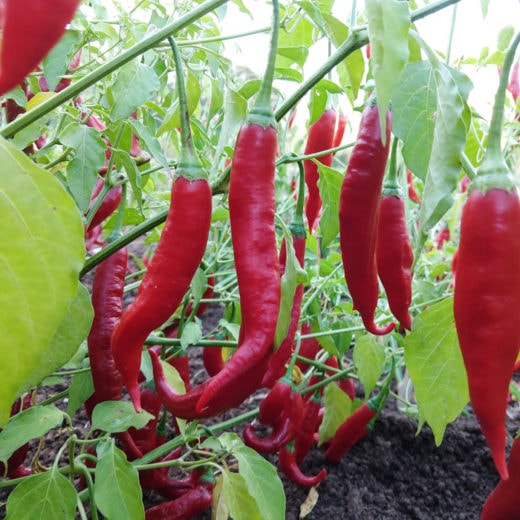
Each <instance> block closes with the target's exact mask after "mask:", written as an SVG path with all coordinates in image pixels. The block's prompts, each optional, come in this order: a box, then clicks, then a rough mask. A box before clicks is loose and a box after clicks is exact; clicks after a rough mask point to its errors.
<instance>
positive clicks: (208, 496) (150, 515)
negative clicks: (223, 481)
mask: <svg viewBox="0 0 520 520" xmlns="http://www.w3.org/2000/svg"><path fill="white" fill-rule="evenodd" d="M212 501H213V493H212V486H210V485H208V484H206V483H202V484H199V485H198V486H196V487H194V488H193V489H190V490H188V491H187V492H186V493H184V494H183V495H181V496H180V497H178V498H176V499H175V500H171V501H169V502H164V503H162V504H159V505H157V506H153V507H150V508H148V509H147V510H146V511H145V520H189V519H190V518H193V517H194V516H196V515H198V514H200V513H203V512H204V511H205V510H206V509H207V508H208V507H210V506H211V503H212Z"/></svg>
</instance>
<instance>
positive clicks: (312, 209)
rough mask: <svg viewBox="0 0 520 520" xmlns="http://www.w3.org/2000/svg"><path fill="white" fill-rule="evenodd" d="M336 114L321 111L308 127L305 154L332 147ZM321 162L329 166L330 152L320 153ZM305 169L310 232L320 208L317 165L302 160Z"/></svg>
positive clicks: (306, 211)
mask: <svg viewBox="0 0 520 520" xmlns="http://www.w3.org/2000/svg"><path fill="white" fill-rule="evenodd" d="M336 119H337V114H336V111H335V110H334V109H333V108H329V109H327V110H325V111H324V112H323V114H322V115H321V116H320V118H319V119H318V120H317V121H315V122H314V123H313V124H312V125H311V126H310V127H309V135H308V137H307V143H306V145H305V152H304V153H305V155H310V154H313V153H318V152H322V151H323V150H328V149H329V148H332V146H333V143H334V132H335V128H336ZM317 160H318V161H319V162H320V163H321V164H324V165H325V166H330V165H331V164H332V154H331V153H329V154H327V155H322V156H321V157H318V159H317ZM303 167H304V170H305V182H306V184H307V189H308V192H309V195H308V197H307V201H306V204H305V215H306V216H307V222H308V224H309V231H310V232H311V233H312V232H313V231H314V229H315V227H316V225H317V219H318V215H319V213H320V210H321V204H322V202H321V196H320V190H319V188H318V179H319V174H318V165H317V164H316V163H315V162H314V161H313V160H311V159H307V160H305V161H303Z"/></svg>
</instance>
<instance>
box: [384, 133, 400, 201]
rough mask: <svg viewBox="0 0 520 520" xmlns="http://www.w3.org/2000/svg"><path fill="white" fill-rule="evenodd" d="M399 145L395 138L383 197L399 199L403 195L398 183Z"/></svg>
mask: <svg viewBox="0 0 520 520" xmlns="http://www.w3.org/2000/svg"><path fill="white" fill-rule="evenodd" d="M398 145H399V139H397V138H396V137H394V140H393V141H392V149H391V151H390V160H389V161H388V172H387V174H386V178H385V182H384V185H383V195H394V196H396V197H399V196H400V195H401V189H400V186H399V183H398V181H397V146H398Z"/></svg>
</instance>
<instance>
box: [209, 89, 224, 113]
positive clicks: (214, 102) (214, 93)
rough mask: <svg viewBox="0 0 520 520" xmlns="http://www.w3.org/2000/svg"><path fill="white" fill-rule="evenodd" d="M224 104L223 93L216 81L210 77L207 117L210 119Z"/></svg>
mask: <svg viewBox="0 0 520 520" xmlns="http://www.w3.org/2000/svg"><path fill="white" fill-rule="evenodd" d="M223 104H224V94H223V93H222V90H221V89H220V85H219V83H218V81H216V80H214V79H211V101H210V104H209V114H208V119H209V120H211V119H213V117H214V116H215V115H216V114H217V113H218V112H219V110H220V109H221V108H222V105H223Z"/></svg>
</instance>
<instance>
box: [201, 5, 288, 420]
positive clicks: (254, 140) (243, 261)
mask: <svg viewBox="0 0 520 520" xmlns="http://www.w3.org/2000/svg"><path fill="white" fill-rule="evenodd" d="M279 25H280V13H279V5H278V1H277V0H274V1H273V30H272V33H271V44H270V50H269V59H268V64H267V69H266V72H265V75H264V79H263V81H262V85H261V87H260V92H259V95H258V98H257V100H256V103H255V105H254V107H253V109H252V111H251V113H250V115H249V116H248V118H247V121H246V123H245V124H244V125H243V126H242V128H241V129H240V130H239V133H238V137H237V141H236V145H235V151H234V155H233V160H232V163H231V173H230V182H229V199H228V200H229V217H230V223H231V240H232V245H233V253H234V259H235V267H236V273H237V281H238V288H239V294H240V304H241V309H242V323H241V331H242V332H241V334H240V336H241V338H240V341H239V345H238V348H237V350H236V351H235V353H234V354H233V356H232V357H231V358H230V360H229V361H228V362H227V363H226V365H225V366H224V368H223V369H222V370H221V371H220V372H219V373H218V374H217V375H215V376H213V377H212V378H211V379H210V380H209V382H208V385H207V387H206V388H205V389H204V391H203V394H202V396H201V398H200V399H199V402H198V403H197V409H198V410H199V411H204V410H210V411H211V410H213V409H215V408H216V402H217V401H218V400H221V399H222V394H223V395H226V394H229V393H231V392H236V391H237V390H238V389H239V388H240V392H241V394H242V396H243V398H245V397H247V396H249V395H250V394H251V393H252V392H253V391H255V390H256V389H257V388H258V384H259V381H255V380H254V379H252V380H250V381H247V380H245V381H243V386H242V387H239V386H238V384H237V381H238V380H240V379H243V377H242V376H243V374H244V372H249V371H250V370H251V369H252V368H253V367H254V366H255V365H256V364H257V363H258V362H260V361H261V360H262V359H264V358H265V357H266V355H269V354H270V350H271V348H272V345H273V341H274V335H275V330H276V323H277V318H278V311H279V307H280V274H279V264H278V255H277V247H276V232H275V226H274V217H275V184H274V179H275V170H276V168H275V159H276V152H277V147H278V145H277V131H276V128H275V124H276V123H275V121H274V117H273V113H272V110H271V91H272V81H273V76H274V66H275V58H276V52H277V43H278V33H279Z"/></svg>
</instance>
